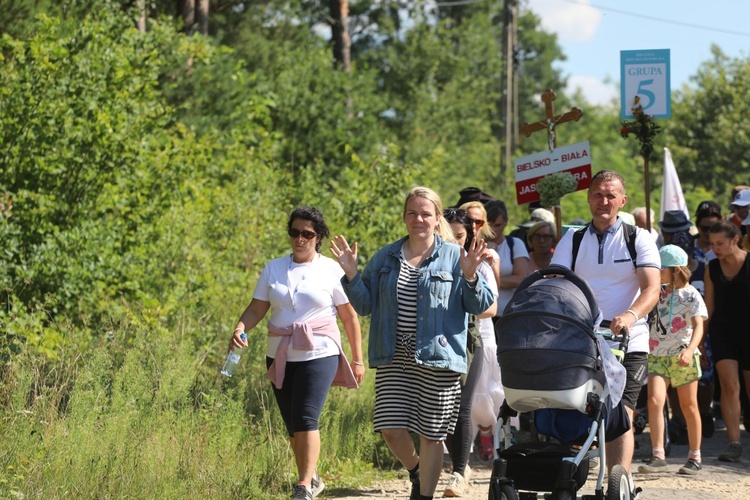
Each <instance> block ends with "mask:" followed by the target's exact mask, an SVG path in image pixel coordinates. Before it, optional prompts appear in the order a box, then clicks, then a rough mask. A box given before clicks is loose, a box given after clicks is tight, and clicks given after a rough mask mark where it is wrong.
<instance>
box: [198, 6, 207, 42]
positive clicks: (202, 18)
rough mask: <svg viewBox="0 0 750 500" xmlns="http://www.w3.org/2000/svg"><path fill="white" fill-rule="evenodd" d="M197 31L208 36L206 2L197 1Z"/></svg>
mask: <svg viewBox="0 0 750 500" xmlns="http://www.w3.org/2000/svg"><path fill="white" fill-rule="evenodd" d="M197 17H198V30H199V31H200V34H201V35H208V0H198V16H197Z"/></svg>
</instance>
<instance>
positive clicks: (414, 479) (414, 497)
mask: <svg viewBox="0 0 750 500" xmlns="http://www.w3.org/2000/svg"><path fill="white" fill-rule="evenodd" d="M409 481H411V494H410V495H409V500H419V471H417V473H416V474H414V475H412V474H411V473H410V474H409Z"/></svg>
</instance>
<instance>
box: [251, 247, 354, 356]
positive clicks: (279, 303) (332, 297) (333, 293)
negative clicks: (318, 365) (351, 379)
mask: <svg viewBox="0 0 750 500" xmlns="http://www.w3.org/2000/svg"><path fill="white" fill-rule="evenodd" d="M343 275H344V270H343V269H341V266H339V265H338V263H337V262H336V261H335V260H333V259H330V258H328V257H324V256H322V255H320V254H318V255H317V256H316V257H315V259H314V260H313V261H312V262H311V263H309V264H297V263H295V262H294V261H293V260H292V256H291V255H287V256H285V257H280V258H278V259H274V260H272V261H271V262H269V263H268V264H267V265H266V267H265V268H264V269H263V272H262V273H261V275H260V278H259V279H258V283H257V284H256V285H255V292H254V293H253V298H254V299H258V300H264V301H266V302H270V303H271V318H270V319H269V321H270V322H271V323H272V324H273V325H275V326H277V327H279V328H286V327H288V326H291V325H292V324H293V323H296V322H305V321H311V320H314V319H318V318H321V317H325V316H334V317H335V316H336V306H340V305H342V304H347V303H348V302H349V299H348V297H347V296H346V293H344V289H343V287H342V286H341V277H342V276H343ZM281 339H282V337H276V336H269V337H268V343H267V347H266V355H267V356H268V357H271V358H275V357H276V349H277V348H278V346H279V344H280V343H281ZM313 339H314V342H315V348H314V349H313V350H312V351H303V350H297V349H293V348H292V343H291V342H290V343H289V350H288V351H287V361H308V360H311V359H316V358H323V357H326V356H334V355H338V354H339V348H338V346H336V343H335V342H334V341H333V340H332V339H330V338H329V337H326V336H324V335H315V336H314V337H313Z"/></svg>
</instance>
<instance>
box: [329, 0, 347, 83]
mask: <svg viewBox="0 0 750 500" xmlns="http://www.w3.org/2000/svg"><path fill="white" fill-rule="evenodd" d="M329 10H330V14H331V38H332V39H333V57H334V59H336V66H337V67H338V68H340V69H341V70H342V71H344V72H345V73H348V72H349V71H351V66H352V40H351V38H350V37H349V0H330V4H329Z"/></svg>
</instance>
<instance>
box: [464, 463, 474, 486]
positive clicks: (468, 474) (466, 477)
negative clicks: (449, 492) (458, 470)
mask: <svg viewBox="0 0 750 500" xmlns="http://www.w3.org/2000/svg"><path fill="white" fill-rule="evenodd" d="M473 473H474V471H472V470H471V467H469V464H466V468H465V469H464V480H465V481H466V484H467V485H468V484H469V483H471V476H472V474H473Z"/></svg>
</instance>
